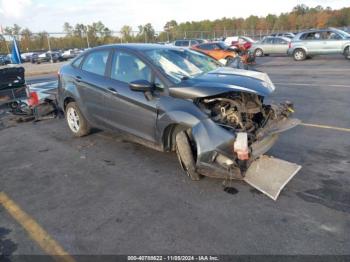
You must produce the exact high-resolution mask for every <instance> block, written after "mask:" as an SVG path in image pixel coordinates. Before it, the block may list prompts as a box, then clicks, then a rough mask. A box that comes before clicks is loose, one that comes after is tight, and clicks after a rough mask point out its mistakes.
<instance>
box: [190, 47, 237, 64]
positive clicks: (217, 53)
mask: <svg viewBox="0 0 350 262" xmlns="http://www.w3.org/2000/svg"><path fill="white" fill-rule="evenodd" d="M191 49H193V50H196V51H200V52H203V53H205V54H207V55H209V56H211V57H213V58H215V59H216V60H219V61H220V62H222V63H223V64H224V65H225V64H227V65H228V64H230V63H232V61H233V59H234V58H235V57H236V56H237V53H236V51H235V50H234V49H231V48H230V46H228V45H226V44H225V42H211V43H204V44H199V45H195V46H192V47H191Z"/></svg>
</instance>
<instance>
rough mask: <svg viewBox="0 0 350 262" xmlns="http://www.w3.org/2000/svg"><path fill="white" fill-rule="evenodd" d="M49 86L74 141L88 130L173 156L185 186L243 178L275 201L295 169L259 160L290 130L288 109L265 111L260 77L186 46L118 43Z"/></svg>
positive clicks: (267, 89)
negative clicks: (54, 87) (117, 134)
mask: <svg viewBox="0 0 350 262" xmlns="http://www.w3.org/2000/svg"><path fill="white" fill-rule="evenodd" d="M58 83H59V84H58V103H59V106H60V108H61V109H62V110H63V111H64V112H65V117H66V121H67V125H68V127H69V129H70V130H71V132H72V134H73V135H74V136H77V137H81V136H85V135H88V134H89V133H90V130H91V128H92V127H98V128H101V129H107V130H108V129H109V130H115V131H117V130H121V131H123V132H125V133H126V134H127V136H128V137H129V138H130V139H132V138H135V141H138V142H139V143H141V144H144V145H147V146H149V147H152V148H154V149H157V150H159V151H176V153H177V155H178V158H179V161H180V163H181V166H182V167H183V169H184V171H185V172H186V173H187V174H188V176H190V177H191V178H192V179H193V180H199V179H200V177H201V175H206V176H212V177H217V178H222V179H240V180H245V181H247V182H248V183H249V184H251V185H255V186H256V188H259V189H260V190H261V191H262V192H264V193H265V194H267V195H269V196H270V197H271V198H273V199H276V198H277V196H278V194H279V193H280V191H281V188H283V187H284V186H285V184H287V182H288V181H289V180H290V179H291V178H292V177H293V176H294V175H295V174H296V173H297V172H298V170H299V169H300V166H298V165H296V164H292V163H288V162H286V161H281V160H278V159H276V158H269V157H267V156H262V155H263V154H264V153H265V152H266V151H268V150H269V149H270V148H271V147H272V145H273V144H274V143H275V142H276V141H277V138H278V136H279V134H280V133H282V132H284V131H286V130H288V129H291V128H293V127H294V126H296V125H297V124H298V123H299V121H298V120H296V119H292V118H290V117H289V116H290V115H291V112H292V111H293V110H292V108H291V107H292V105H291V104H290V103H288V102H286V103H282V104H280V105H267V104H265V103H264V98H265V97H266V96H268V95H270V94H271V93H272V92H273V91H274V89H275V87H274V85H273V83H272V82H271V80H270V79H269V77H268V76H267V75H266V74H264V73H260V72H255V71H254V72H252V71H246V70H239V69H233V68H229V67H222V65H221V64H220V63H218V62H217V61H216V60H214V59H212V58H210V57H209V56H207V55H204V54H201V53H199V52H194V51H192V50H190V49H187V48H176V47H169V46H165V45H155V44H123V45H122V44H120V45H109V46H101V47H97V48H93V49H91V50H89V51H88V52H85V53H84V54H82V55H81V56H79V57H77V58H76V59H74V60H73V61H72V62H71V63H69V64H67V65H65V66H63V67H62V68H61V69H60V71H59V73H58ZM260 157H261V158H260ZM135 161H138V160H136V159H135ZM260 163H261V164H260ZM287 163H288V164H287ZM285 165H288V167H289V168H286V166H285ZM264 167H265V168H264ZM130 168H132V167H130ZM266 168H268V169H269V170H270V174H269V175H268V176H266V175H267V173H268V172H269V171H268V170H266ZM270 168H272V169H270ZM280 172H283V175H284V176H282V177H279V178H278V179H276V178H275V177H273V176H278V175H280V174H279V173H280ZM286 172H287V176H285V175H286ZM271 176H272V178H271ZM264 177H265V179H264ZM272 180H273V181H272ZM266 187H267V188H268V190H265V189H266Z"/></svg>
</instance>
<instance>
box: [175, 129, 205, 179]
mask: <svg viewBox="0 0 350 262" xmlns="http://www.w3.org/2000/svg"><path fill="white" fill-rule="evenodd" d="M175 139H176V154H177V157H178V159H179V161H180V164H181V166H182V168H183V169H184V171H185V172H186V173H187V175H188V176H189V177H190V178H191V179H192V180H193V181H198V180H200V178H201V175H200V174H198V173H197V172H196V162H195V159H194V157H193V152H192V148H191V145H190V140H189V137H188V135H187V134H186V132H185V131H181V132H179V133H178V134H177V135H176V138H175Z"/></svg>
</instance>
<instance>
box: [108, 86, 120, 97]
mask: <svg viewBox="0 0 350 262" xmlns="http://www.w3.org/2000/svg"><path fill="white" fill-rule="evenodd" d="M107 89H108V91H109V92H111V93H112V94H113V95H117V94H118V91H117V90H115V89H114V88H113V87H108V88H107Z"/></svg>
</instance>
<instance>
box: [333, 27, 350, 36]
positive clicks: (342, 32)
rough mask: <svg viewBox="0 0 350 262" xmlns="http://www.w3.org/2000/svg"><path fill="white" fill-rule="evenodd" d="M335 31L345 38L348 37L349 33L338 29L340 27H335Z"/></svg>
mask: <svg viewBox="0 0 350 262" xmlns="http://www.w3.org/2000/svg"><path fill="white" fill-rule="evenodd" d="M335 31H337V32H338V33H339V34H341V35H342V36H343V37H346V38H350V34H349V33H347V32H345V31H343V30H340V29H336V30H335Z"/></svg>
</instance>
